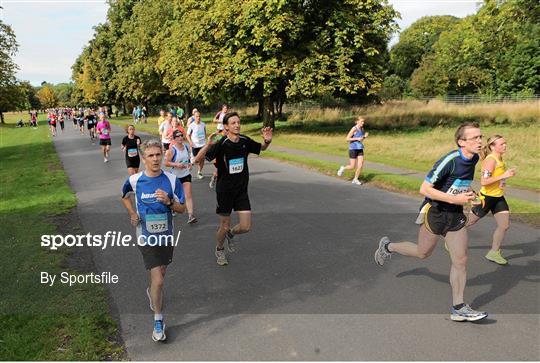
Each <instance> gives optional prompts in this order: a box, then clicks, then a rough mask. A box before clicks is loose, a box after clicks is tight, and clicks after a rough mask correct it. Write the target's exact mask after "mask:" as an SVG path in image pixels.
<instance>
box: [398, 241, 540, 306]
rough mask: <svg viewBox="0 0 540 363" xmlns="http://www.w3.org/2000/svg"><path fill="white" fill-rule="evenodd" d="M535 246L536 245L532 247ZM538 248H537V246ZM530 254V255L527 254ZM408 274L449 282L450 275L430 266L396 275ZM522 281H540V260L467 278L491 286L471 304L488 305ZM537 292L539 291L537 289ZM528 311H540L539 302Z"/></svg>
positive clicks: (528, 244)
mask: <svg viewBox="0 0 540 363" xmlns="http://www.w3.org/2000/svg"><path fill="white" fill-rule="evenodd" d="M534 244H536V242H531V243H526V244H522V245H524V246H527V247H525V249H528V248H529V247H531V246H530V245H534ZM532 248H534V247H532ZM536 250H537V248H536ZM526 256H530V255H526ZM407 276H426V277H429V278H431V279H433V280H435V281H438V282H441V283H444V284H449V280H448V275H445V274H439V273H434V272H431V271H430V270H429V269H428V268H425V267H422V268H415V269H412V270H409V271H404V272H401V273H399V274H397V275H396V277H400V278H401V277H407ZM520 282H532V283H535V284H538V283H540V261H537V260H532V261H527V264H526V265H524V266H523V265H511V264H510V265H506V266H499V267H497V269H496V270H495V271H491V272H487V273H483V274H480V275H478V276H476V277H473V278H471V279H468V280H467V286H489V287H490V288H489V291H487V292H485V293H483V294H480V295H479V296H477V297H476V298H474V300H473V301H472V303H471V305H473V306H474V307H477V308H481V307H483V306H486V305H487V304H489V303H492V302H494V301H495V300H496V299H498V298H499V297H502V296H505V295H506V294H508V293H509V292H510V291H511V290H512V289H513V288H514V287H516V286H517V285H518V284H519V283H520ZM536 292H537V291H536ZM527 309H528V310H533V311H527V313H531V314H532V313H534V314H538V313H539V308H538V305H537V304H534V306H530V307H529V308H527Z"/></svg>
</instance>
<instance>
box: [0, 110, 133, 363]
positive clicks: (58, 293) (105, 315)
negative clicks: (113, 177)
mask: <svg viewBox="0 0 540 363" xmlns="http://www.w3.org/2000/svg"><path fill="white" fill-rule="evenodd" d="M11 116H13V117H11V120H10V115H9V114H8V115H7V121H8V124H7V125H2V126H0V151H1V155H2V159H1V162H0V163H1V167H0V179H1V189H0V222H1V225H2V232H3V233H2V234H3V236H2V237H3V238H2V242H3V243H1V244H0V264H1V265H2V272H3V273H2V274H1V276H0V284H1V286H2V290H1V292H0V360H117V359H122V357H123V356H124V353H123V348H122V347H121V346H120V345H119V344H118V343H117V339H116V338H117V334H118V329H117V325H116V323H115V321H114V320H113V319H112V318H111V316H110V314H109V306H108V301H107V299H108V296H107V291H106V289H105V288H104V287H102V286H99V285H92V284H84V285H77V287H69V286H68V285H66V284H61V283H58V282H57V283H55V284H54V285H53V286H52V287H49V286H47V285H43V284H41V283H40V273H41V272H42V271H46V272H49V273H51V274H59V273H60V272H62V271H67V272H70V273H80V271H78V270H77V268H76V267H75V266H74V265H73V264H72V263H71V262H70V261H71V260H70V258H69V256H70V254H71V252H72V251H71V250H70V249H61V250H57V251H48V250H45V249H44V248H42V247H41V245H40V240H41V238H40V237H41V235H44V234H57V233H59V232H66V231H61V230H60V229H59V226H66V220H67V219H70V217H69V214H68V213H69V212H70V210H72V209H73V208H74V207H75V205H76V198H75V195H74V193H73V191H72V190H71V189H70V187H69V185H68V180H67V177H66V175H65V173H64V171H63V169H62V165H61V163H60V160H59V159H58V156H57V154H56V152H55V149H54V146H53V144H52V142H51V139H50V137H49V136H48V128H47V124H46V121H43V119H42V120H41V121H40V126H39V127H38V128H37V129H33V128H29V127H24V128H20V129H19V128H15V127H14V122H16V121H15V117H16V116H17V115H11ZM42 118H43V117H42ZM9 122H11V123H9ZM71 222H72V223H70V225H71V227H70V228H77V225H76V223H73V222H76V219H73V218H71ZM63 228H66V227H63ZM88 257H89V256H88ZM57 280H58V279H57Z"/></svg>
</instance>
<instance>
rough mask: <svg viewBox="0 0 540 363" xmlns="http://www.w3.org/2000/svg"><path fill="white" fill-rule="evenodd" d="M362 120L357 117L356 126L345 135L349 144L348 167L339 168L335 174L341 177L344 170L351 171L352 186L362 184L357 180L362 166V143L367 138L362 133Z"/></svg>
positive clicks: (365, 134)
mask: <svg viewBox="0 0 540 363" xmlns="http://www.w3.org/2000/svg"><path fill="white" fill-rule="evenodd" d="M364 122H365V120H364V118H363V117H362V116H358V118H357V119H356V125H354V126H353V128H352V129H351V130H350V131H349V133H348V134H347V141H348V142H349V165H347V166H344V165H342V166H340V167H339V170H338V172H337V175H338V176H342V175H343V172H344V171H345V170H353V169H356V170H355V172H354V179H353V180H352V183H353V184H356V185H362V182H361V181H360V180H358V177H359V176H360V172H361V171H362V167H363V166H364V143H363V141H364V140H365V139H366V138H367V137H368V135H369V132H365V131H364Z"/></svg>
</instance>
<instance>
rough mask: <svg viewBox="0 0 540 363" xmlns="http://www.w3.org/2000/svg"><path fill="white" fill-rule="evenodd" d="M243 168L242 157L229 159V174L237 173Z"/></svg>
mask: <svg viewBox="0 0 540 363" xmlns="http://www.w3.org/2000/svg"><path fill="white" fill-rule="evenodd" d="M242 170H244V158H238V159H231V160H229V174H238V173H241V172H242Z"/></svg>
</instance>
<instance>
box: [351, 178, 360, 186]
mask: <svg viewBox="0 0 540 363" xmlns="http://www.w3.org/2000/svg"><path fill="white" fill-rule="evenodd" d="M352 183H353V184H355V185H362V182H361V181H360V180H358V179H353V180H352Z"/></svg>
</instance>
